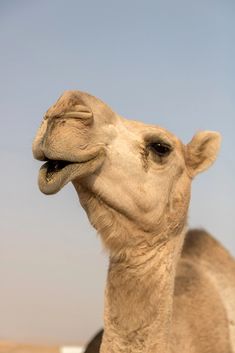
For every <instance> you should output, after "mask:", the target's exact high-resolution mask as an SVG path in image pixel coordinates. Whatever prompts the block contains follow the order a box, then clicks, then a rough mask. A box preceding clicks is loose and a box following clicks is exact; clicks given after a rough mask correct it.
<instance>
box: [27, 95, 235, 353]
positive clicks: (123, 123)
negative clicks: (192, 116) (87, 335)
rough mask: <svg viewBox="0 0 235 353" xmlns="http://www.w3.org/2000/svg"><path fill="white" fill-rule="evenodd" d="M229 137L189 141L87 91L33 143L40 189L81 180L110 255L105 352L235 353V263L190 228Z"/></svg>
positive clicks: (47, 121) (66, 103) (57, 111)
mask: <svg viewBox="0 0 235 353" xmlns="http://www.w3.org/2000/svg"><path fill="white" fill-rule="evenodd" d="M220 140H221V137H220V134H219V133H217V132H213V131H200V132H198V133H196V134H195V136H194V137H193V138H192V140H191V141H190V142H189V143H188V144H187V145H184V144H183V143H182V142H181V141H180V140H179V139H178V138H177V137H176V136H174V135H173V134H172V133H170V132H169V131H167V130H166V129H164V128H162V127H159V126H155V125H147V124H144V123H142V122H138V121H133V120H127V119H125V118H124V117H122V116H120V115H118V114H116V113H115V112H114V111H112V109H111V108H110V107H109V106H108V105H106V104H105V103H103V102H102V101H101V100H100V99H98V98H96V97H94V96H92V95H90V94H88V93H83V92H80V91H66V92H65V93H64V94H63V95H62V96H61V97H60V98H59V100H58V101H57V102H56V103H55V104H54V105H52V106H51V107H50V108H49V110H48V111H47V112H46V114H45V116H44V119H43V122H42V125H41V127H40V129H39V131H38V133H37V134H36V137H35V139H34V142H33V155H34V157H35V158H36V159H37V160H39V161H45V163H44V164H43V166H42V167H41V169H40V171H39V179H38V183H39V188H40V190H41V191H42V192H43V193H44V194H55V193H57V192H58V191H59V190H60V189H61V188H62V187H63V186H64V185H66V184H67V183H68V182H70V181H71V182H72V184H73V185H74V187H75V189H76V191H77V194H78V197H79V200H80V203H81V205H82V207H83V208H84V209H85V211H86V213H87V216H88V218H89V221H90V223H91V224H92V226H93V227H94V228H95V229H96V230H97V232H98V234H99V235H100V237H101V241H102V243H103V246H104V247H105V248H106V249H107V252H108V254H109V269H108V274H107V284H106V290H105V304H104V334H103V338H102V343H101V348H100V352H101V353H127V352H128V353H179V352H180V353H232V352H235V261H234V259H233V258H232V257H231V255H230V254H229V253H228V252H227V251H226V250H225V249H224V248H223V247H222V245H220V244H219V243H218V242H217V241H216V240H215V239H214V238H213V237H212V236H210V235H209V234H208V233H207V232H206V231H204V230H191V231H190V230H189V231H187V214H188V208H189V202H190V190H191V182H192V180H193V179H194V177H195V176H196V175H197V174H198V173H200V172H203V171H204V170H206V169H207V168H209V167H210V166H211V165H212V164H213V162H214V161H215V159H216V157H217V154H218V151H219V147H220Z"/></svg>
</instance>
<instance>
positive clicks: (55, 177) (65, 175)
mask: <svg viewBox="0 0 235 353" xmlns="http://www.w3.org/2000/svg"><path fill="white" fill-rule="evenodd" d="M102 155H103V153H102V151H99V152H98V153H96V155H95V156H89V157H90V158H87V159H86V160H84V159H82V160H81V161H76V162H71V161H67V160H54V159H47V162H46V163H44V164H43V165H42V167H41V168H40V170H39V176H38V185H39V189H40V190H41V192H43V193H44V194H46V195H51V194H56V193H57V192H58V191H59V190H60V189H62V187H64V186H65V185H66V184H67V183H69V182H70V181H73V180H74V179H76V178H82V177H85V176H87V175H88V174H90V173H92V172H94V171H95V170H96V169H97V168H98V167H99V165H100V162H101V160H103V159H102V158H99V157H101V156H102Z"/></svg>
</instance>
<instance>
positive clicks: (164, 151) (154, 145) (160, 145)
mask: <svg viewBox="0 0 235 353" xmlns="http://www.w3.org/2000/svg"><path fill="white" fill-rule="evenodd" d="M148 146H149V148H150V149H151V150H152V151H153V152H154V153H155V154H157V155H158V156H159V157H166V156H168V155H169V154H170V152H171V151H172V147H171V146H170V145H168V144H167V143H165V142H161V141H158V142H151V143H150V144H149V145H148Z"/></svg>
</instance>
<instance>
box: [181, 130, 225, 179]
mask: <svg viewBox="0 0 235 353" xmlns="http://www.w3.org/2000/svg"><path fill="white" fill-rule="evenodd" d="M220 143H221V135H220V134H219V133H218V132H214V131H201V132H198V133H197V134H196V135H194V137H193V138H192V140H191V141H190V142H189V143H188V144H187V146H186V166H187V168H188V170H189V173H190V175H191V176H192V177H194V176H195V175H196V174H198V173H200V172H203V171H204V170H206V169H207V168H209V167H210V166H211V165H212V164H213V162H214V161H215V160H216V157H217V154H218V151H219V148H220Z"/></svg>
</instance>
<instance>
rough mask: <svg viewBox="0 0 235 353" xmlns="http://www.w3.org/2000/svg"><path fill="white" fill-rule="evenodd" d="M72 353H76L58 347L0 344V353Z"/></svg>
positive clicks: (70, 349) (69, 349)
mask: <svg viewBox="0 0 235 353" xmlns="http://www.w3.org/2000/svg"><path fill="white" fill-rule="evenodd" d="M66 352H68V353H70V352H71V353H72V352H74V353H75V352H76V353H77V352H78V350H77V349H75V350H73V349H72V348H68V349H65V348H64V349H62V348H61V347H59V346H39V345H28V344H17V343H10V342H0V353H66Z"/></svg>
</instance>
